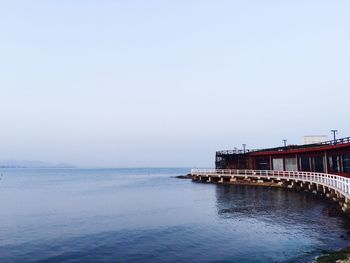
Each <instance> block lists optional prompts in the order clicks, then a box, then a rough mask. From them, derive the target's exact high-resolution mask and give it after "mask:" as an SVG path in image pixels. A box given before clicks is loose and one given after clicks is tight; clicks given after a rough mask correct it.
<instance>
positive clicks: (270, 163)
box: [215, 137, 350, 177]
mask: <svg viewBox="0 0 350 263" xmlns="http://www.w3.org/2000/svg"><path fill="white" fill-rule="evenodd" d="M215 166H216V168H217V169H250V170H276V171H307V172H321V173H330V174H338V175H342V176H346V177H350V137H348V138H343V139H338V140H333V141H327V142H322V143H315V144H305V145H291V146H286V147H277V148H269V149H262V150H252V151H249V150H247V151H242V150H239V151H237V150H234V151H218V152H216V160H215Z"/></svg>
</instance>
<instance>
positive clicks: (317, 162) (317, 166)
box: [314, 156, 324, 172]
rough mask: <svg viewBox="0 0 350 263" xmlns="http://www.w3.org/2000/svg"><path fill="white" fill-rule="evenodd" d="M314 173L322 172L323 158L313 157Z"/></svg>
mask: <svg viewBox="0 0 350 263" xmlns="http://www.w3.org/2000/svg"><path fill="white" fill-rule="evenodd" d="M314 171H315V172H324V164H323V156H316V157H314Z"/></svg>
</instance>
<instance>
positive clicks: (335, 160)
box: [328, 156, 340, 173]
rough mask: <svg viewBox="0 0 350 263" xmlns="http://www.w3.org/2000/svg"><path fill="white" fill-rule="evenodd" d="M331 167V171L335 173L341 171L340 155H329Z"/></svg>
mask: <svg viewBox="0 0 350 263" xmlns="http://www.w3.org/2000/svg"><path fill="white" fill-rule="evenodd" d="M328 161H329V167H330V168H331V172H333V173H339V171H340V169H339V167H340V165H339V156H329V158H328Z"/></svg>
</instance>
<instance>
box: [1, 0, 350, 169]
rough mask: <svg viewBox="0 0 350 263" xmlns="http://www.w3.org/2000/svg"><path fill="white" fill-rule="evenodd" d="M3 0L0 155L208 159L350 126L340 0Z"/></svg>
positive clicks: (105, 163) (100, 163) (82, 161)
mask: <svg viewBox="0 0 350 263" xmlns="http://www.w3.org/2000/svg"><path fill="white" fill-rule="evenodd" d="M0 4H1V5H0V6H1V8H0V160H9V159H16V160H40V161H47V162H66V163H71V164H75V165H78V166H83V167H85V166H86V167H211V166H213V165H214V157H215V151H216V150H224V149H233V148H234V147H238V148H241V147H242V144H243V143H245V144H247V148H250V149H255V148H262V147H272V146H280V145H282V144H283V142H282V139H287V140H288V144H298V143H301V142H302V138H303V136H304V135H313V134H315V135H320V134H321V135H323V134H324V135H329V136H330V130H331V129H338V130H339V134H338V137H347V136H350V122H349V112H350V109H349V99H350V48H349V47H350V16H349V14H350V2H349V1H345V0H344V1H342V0H339V1H324V0H314V1H312V0H302V1H301V0H290V1H277V0H276V1H269V0H266V1H260V0H259V1H258V0H256V1H252V0H241V1H238V0H237V1H233V0H227V1H225V0H218V1H206V0H202V1H196V0H186V1H182V0H177V1H167V0H148V1H141V0H125V1H117V0H115V1H107V0H102V1H101V0H95V1H89V0H84V1H83V0H75V1H71V0H60V1H58V0H52V1H36V0H33V1H16V0H11V1H2V0H0Z"/></svg>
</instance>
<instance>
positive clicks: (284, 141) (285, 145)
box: [282, 139, 287, 147]
mask: <svg viewBox="0 0 350 263" xmlns="http://www.w3.org/2000/svg"><path fill="white" fill-rule="evenodd" d="M282 141H283V144H284V147H287V139H283V140H282Z"/></svg>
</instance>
